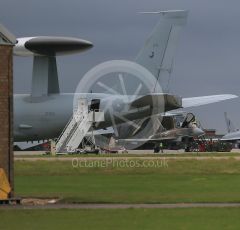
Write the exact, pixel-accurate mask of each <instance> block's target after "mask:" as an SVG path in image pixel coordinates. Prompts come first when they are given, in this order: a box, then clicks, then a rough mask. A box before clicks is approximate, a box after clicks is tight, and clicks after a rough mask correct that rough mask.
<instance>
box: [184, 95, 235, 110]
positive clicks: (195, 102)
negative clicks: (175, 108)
mask: <svg viewBox="0 0 240 230" xmlns="http://www.w3.org/2000/svg"><path fill="white" fill-rule="evenodd" d="M237 97H238V96H236V95H233V94H220V95H211V96H202V97H188V98H183V99H182V107H183V108H189V107H195V106H200V105H207V104H212V103H216V102H220V101H225V100H228V99H233V98H237Z"/></svg>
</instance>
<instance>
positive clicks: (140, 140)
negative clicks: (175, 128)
mask: <svg viewBox="0 0 240 230" xmlns="http://www.w3.org/2000/svg"><path fill="white" fill-rule="evenodd" d="M176 139H177V138H175V137H161V138H140V139H132V138H130V139H118V141H119V142H148V141H149V142H157V141H164V140H168V141H170V140H176Z"/></svg>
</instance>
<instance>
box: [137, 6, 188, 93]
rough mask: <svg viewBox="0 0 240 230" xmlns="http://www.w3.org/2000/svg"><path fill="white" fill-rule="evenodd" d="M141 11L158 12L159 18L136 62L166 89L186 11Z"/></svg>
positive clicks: (185, 18) (184, 22)
mask: <svg viewBox="0 0 240 230" xmlns="http://www.w3.org/2000/svg"><path fill="white" fill-rule="evenodd" d="M143 13H149V14H159V15H161V19H160V22H159V23H158V24H157V26H156V27H155V28H154V30H153V32H152V33H151V35H150V36H149V38H148V39H147V40H146V42H145V45H144V47H143V48H142V50H141V51H140V52H139V54H138V56H137V57H136V62H137V63H139V64H140V65H142V66H144V67H145V68H147V69H148V70H149V71H150V72H151V73H152V74H153V75H154V76H155V77H156V79H157V80H159V83H160V85H161V87H162V89H163V91H168V89H167V88H168V81H169V77H170V74H171V71H172V67H173V59H174V55H175V50H176V48H177V44H178V40H179V34H180V31H181V29H182V27H183V26H184V25H185V24H186V21H187V16H188V11H184V10H173V11H159V12H143Z"/></svg>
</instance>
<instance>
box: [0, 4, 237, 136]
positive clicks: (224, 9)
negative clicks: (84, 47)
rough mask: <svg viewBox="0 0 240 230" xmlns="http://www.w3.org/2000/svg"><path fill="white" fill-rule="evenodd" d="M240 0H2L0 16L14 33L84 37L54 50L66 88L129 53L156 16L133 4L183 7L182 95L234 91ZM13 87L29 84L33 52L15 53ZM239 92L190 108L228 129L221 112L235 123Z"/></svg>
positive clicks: (178, 80) (174, 79) (176, 76)
mask: <svg viewBox="0 0 240 230" xmlns="http://www.w3.org/2000/svg"><path fill="white" fill-rule="evenodd" d="M239 6H240V3H239V2H238V1H234V0H230V1H228V2H227V4H226V1H224V0H212V1H211V0H203V1H193V0H188V1H187V0H185V1H184V0H173V1H171V0H164V1H163V0H162V1H159V0H145V1H139V0H134V1H131V0H130V1H129V0H123V1H114V0H98V1H97V0H95V1H91V0H86V1H81V0H69V1H59V0H58V1H57V0H52V1H46V0H42V1H30V0H28V1H27V0H22V1H17V0H3V1H2V2H1V10H0V12H1V14H0V20H1V23H3V24H4V25H5V26H6V27H8V28H9V30H11V31H12V32H13V33H14V34H16V36H18V37H22V36H35V35H64V36H76V37H81V38H83V39H88V40H90V41H92V42H93V43H94V48H93V49H92V50H91V51H89V52H86V53H83V54H80V55H75V56H67V57H59V58H58V64H59V75H60V85H61V89H62V91H63V92H74V90H75V86H76V84H77V83H78V81H79V79H80V78H81V76H83V74H84V73H86V72H87V71H88V70H89V69H90V68H92V67H93V66H95V65H96V64H98V63H101V62H103V61H106V60H111V59H130V60H131V59H133V58H134V57H135V55H136V54H137V52H138V51H139V49H140V48H141V46H142V45H143V42H144V40H145V38H146V37H147V36H148V34H149V33H150V32H151V30H152V28H153V26H154V25H155V24H156V23H157V21H158V16H156V15H139V14H137V12H138V11H149V10H165V9H188V10H190V14H189V18H188V23H187V26H186V27H185V28H184V30H183V33H182V34H181V40H180V43H179V48H178V52H177V55H176V59H175V64H174V71H173V73H172V76H171V87H170V90H171V92H173V93H175V94H179V95H181V96H188V97H190V96H200V95H210V94H220V93H234V94H237V95H238V94H239V88H240V86H239V85H240V84H239V83H240V77H239V75H240V68H239V66H240V45H239V41H240V25H239V21H240V14H239ZM14 61H15V62H14V64H15V66H14V78H15V85H14V89H15V92H16V93H24V92H29V91H30V84H31V68H32V60H31V58H19V57H18V58H15V59H14ZM239 103H240V102H239V99H237V100H235V101H227V102H223V103H219V104H214V105H209V106H205V107H204V106H202V107H200V108H197V109H194V110H193V111H195V112H196V113H197V115H198V116H199V118H200V120H201V122H202V124H203V125H204V127H208V128H217V129H218V130H220V131H221V132H223V131H225V123H224V117H223V112H224V111H229V116H230V117H232V119H233V121H234V123H235V124H236V126H238V127H240V119H239V114H240V106H239Z"/></svg>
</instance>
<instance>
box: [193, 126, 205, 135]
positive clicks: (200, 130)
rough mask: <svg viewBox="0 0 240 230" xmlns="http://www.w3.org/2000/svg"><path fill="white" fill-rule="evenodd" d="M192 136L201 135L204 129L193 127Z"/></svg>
mask: <svg viewBox="0 0 240 230" xmlns="http://www.w3.org/2000/svg"><path fill="white" fill-rule="evenodd" d="M193 133H194V136H202V135H204V131H203V130H202V129H200V128H194V130H193Z"/></svg>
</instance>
